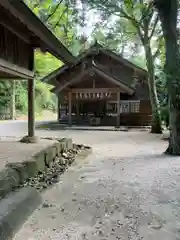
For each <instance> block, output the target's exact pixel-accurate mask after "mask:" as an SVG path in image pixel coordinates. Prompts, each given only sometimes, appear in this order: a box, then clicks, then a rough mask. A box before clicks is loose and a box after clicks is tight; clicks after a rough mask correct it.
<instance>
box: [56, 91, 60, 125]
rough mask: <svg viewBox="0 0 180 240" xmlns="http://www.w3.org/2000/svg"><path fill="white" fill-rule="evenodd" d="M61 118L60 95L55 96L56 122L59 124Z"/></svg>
mask: <svg viewBox="0 0 180 240" xmlns="http://www.w3.org/2000/svg"><path fill="white" fill-rule="evenodd" d="M60 118H61V98H60V94H58V96H57V121H58V122H59V120H60Z"/></svg>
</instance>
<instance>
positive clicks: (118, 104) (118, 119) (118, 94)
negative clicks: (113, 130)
mask: <svg viewBox="0 0 180 240" xmlns="http://www.w3.org/2000/svg"><path fill="white" fill-rule="evenodd" d="M116 126H117V127H118V128H119V127H120V92H119V91H118V92H117V123H116Z"/></svg>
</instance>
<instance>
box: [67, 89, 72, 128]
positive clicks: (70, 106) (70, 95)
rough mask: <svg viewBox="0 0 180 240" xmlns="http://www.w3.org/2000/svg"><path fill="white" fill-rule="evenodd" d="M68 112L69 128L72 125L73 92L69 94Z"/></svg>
mask: <svg viewBox="0 0 180 240" xmlns="http://www.w3.org/2000/svg"><path fill="white" fill-rule="evenodd" d="M68 104H69V105H68V106H69V107H68V112H69V116H68V124H69V126H71V125H72V92H71V91H69V93H68Z"/></svg>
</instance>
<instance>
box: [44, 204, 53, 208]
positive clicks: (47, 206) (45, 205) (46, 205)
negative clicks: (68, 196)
mask: <svg viewBox="0 0 180 240" xmlns="http://www.w3.org/2000/svg"><path fill="white" fill-rule="evenodd" d="M42 207H43V208H50V207H52V204H49V203H43V205H42Z"/></svg>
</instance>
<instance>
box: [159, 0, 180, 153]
mask: <svg viewBox="0 0 180 240" xmlns="http://www.w3.org/2000/svg"><path fill="white" fill-rule="evenodd" d="M155 3H156V7H157V9H158V12H159V15H160V19H161V24H162V29H163V35H164V39H165V48H166V63H165V67H164V69H165V73H166V78H167V82H168V98H169V115H170V117H169V127H170V139H169V146H168V149H167V150H166V153H168V154H172V155H180V57H179V56H180V54H179V49H178V44H177V12H178V0H166V1H160V0H159V1H158V0H157V1H156V2H155Z"/></svg>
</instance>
